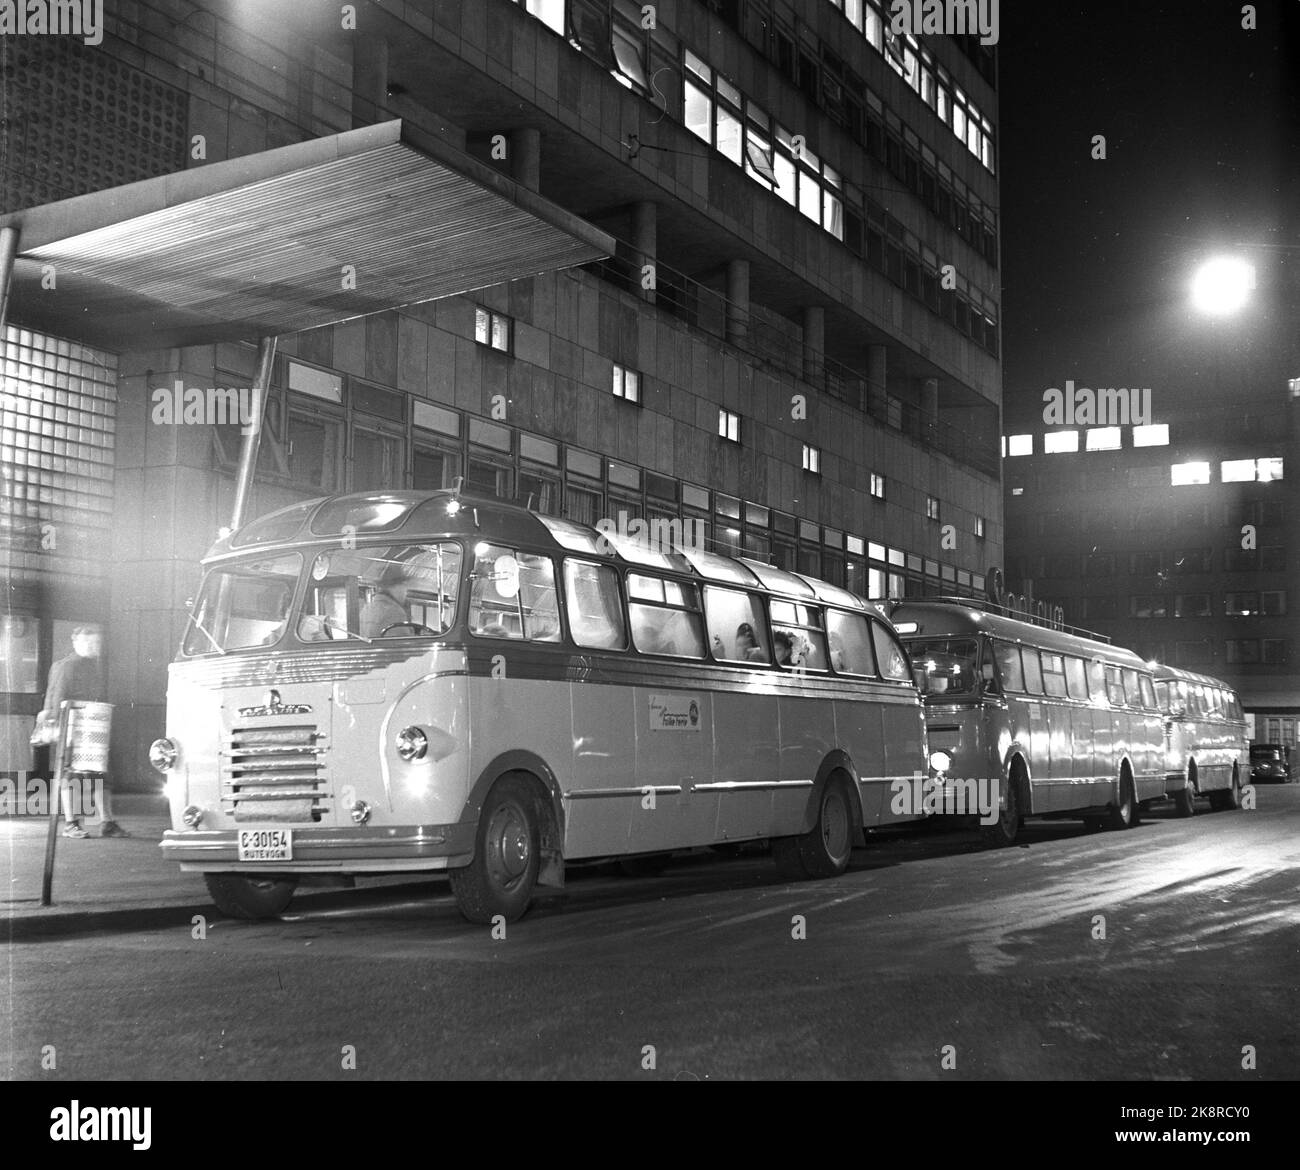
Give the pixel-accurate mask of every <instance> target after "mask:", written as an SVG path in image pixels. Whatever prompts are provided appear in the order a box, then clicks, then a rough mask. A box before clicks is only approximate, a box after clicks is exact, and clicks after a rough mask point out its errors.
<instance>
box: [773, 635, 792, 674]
mask: <svg viewBox="0 0 1300 1170" xmlns="http://www.w3.org/2000/svg"><path fill="white" fill-rule="evenodd" d="M772 645H773V646H774V647H775V648H776V664H777V666H793V665H794V661H793V658H794V640H793V639H792V638H791V637H790V635H789V634H787V633H786V632H785V631H784V630H777V632H776V633H775V634H773V635H772Z"/></svg>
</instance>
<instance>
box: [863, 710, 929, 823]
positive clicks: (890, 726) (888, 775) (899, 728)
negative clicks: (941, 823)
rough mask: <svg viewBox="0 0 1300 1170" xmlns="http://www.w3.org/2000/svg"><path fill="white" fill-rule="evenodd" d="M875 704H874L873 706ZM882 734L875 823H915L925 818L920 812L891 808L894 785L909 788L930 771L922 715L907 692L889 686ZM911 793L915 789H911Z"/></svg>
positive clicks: (864, 796)
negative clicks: (881, 760) (898, 811)
mask: <svg viewBox="0 0 1300 1170" xmlns="http://www.w3.org/2000/svg"><path fill="white" fill-rule="evenodd" d="M874 705H875V704H873V706H874ZM879 707H880V715H881V724H882V735H883V742H884V748H885V759H884V765H885V767H884V772H883V774H882V777H883V778H882V780H881V782H880V783H879V784H877V785H876V787H877V788H878V789H879V791H880V801H879V810H878V814H877V819H876V823H877V824H894V823H898V822H900V821H911V820H917V819H919V818H920V817H922V816H924V813H922V812H921V811H920V810H919V809H912V810H909V807H908V805H906V804H904V805H903V806H902V807H903V809H904V811H903V812H901V813H895V812H894V811H893V810H892V809H891V807H890V806H891V804H892V803H893V793H894V792H895V791H900V790H901V789H896V788H895V782H898V783H899V784H901V783H902V782H904V781H906V782H907V783H908V784H909V785H910V784H911V783H912V781H913V778H914V777H915V776H916V775H917V773H920V775H921V776H925V775H927V774H928V771H929V761H928V760H927V759H926V738H925V713H924V711H923V710H922V708H921V707H920V706H919V704H917V702H916V697H915V694H914V692H912V691H911V690H910V689H903V688H895V687H889V688H888V691H887V692H886V693H885V694H884V695H883V696H882V698H881V700H880V703H879ZM913 791H914V790H913ZM866 806H867V800H866V794H865V793H864V794H863V814H864V819H865V815H866Z"/></svg>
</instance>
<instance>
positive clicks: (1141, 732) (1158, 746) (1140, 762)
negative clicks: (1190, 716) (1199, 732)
mask: <svg viewBox="0 0 1300 1170" xmlns="http://www.w3.org/2000/svg"><path fill="white" fill-rule="evenodd" d="M1129 722H1130V724H1131V727H1132V732H1131V736H1132V744H1133V748H1132V755H1133V773H1134V775H1133V788H1134V792H1135V795H1136V797H1137V799H1138V800H1139V801H1142V800H1158V799H1160V798H1161V797H1163V796H1164V794H1165V777H1164V727H1163V726H1162V721H1161V718H1160V716H1159V715H1158V714H1157V713H1156V712H1154V711H1130V712H1129Z"/></svg>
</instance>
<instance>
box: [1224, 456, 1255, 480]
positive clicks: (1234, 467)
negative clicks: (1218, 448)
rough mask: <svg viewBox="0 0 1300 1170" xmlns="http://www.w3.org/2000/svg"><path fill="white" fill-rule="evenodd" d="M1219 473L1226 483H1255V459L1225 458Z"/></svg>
mask: <svg viewBox="0 0 1300 1170" xmlns="http://www.w3.org/2000/svg"><path fill="white" fill-rule="evenodd" d="M1219 474H1220V475H1221V476H1222V477H1223V482H1224V483H1253V482H1254V479H1255V461H1254V460H1253V459H1225V460H1224V461H1223V462H1222V463H1221V464H1220V465H1219Z"/></svg>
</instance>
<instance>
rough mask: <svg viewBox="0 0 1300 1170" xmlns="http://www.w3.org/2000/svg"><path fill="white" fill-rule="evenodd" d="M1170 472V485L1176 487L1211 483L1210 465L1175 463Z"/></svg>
mask: <svg viewBox="0 0 1300 1170" xmlns="http://www.w3.org/2000/svg"><path fill="white" fill-rule="evenodd" d="M1169 471H1170V483H1172V484H1173V486H1174V487H1185V486H1186V485H1188V484H1196V483H1209V482H1210V465H1209V464H1208V463H1175V464H1174V465H1173V466H1172V467H1171V468H1170V469H1169Z"/></svg>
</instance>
